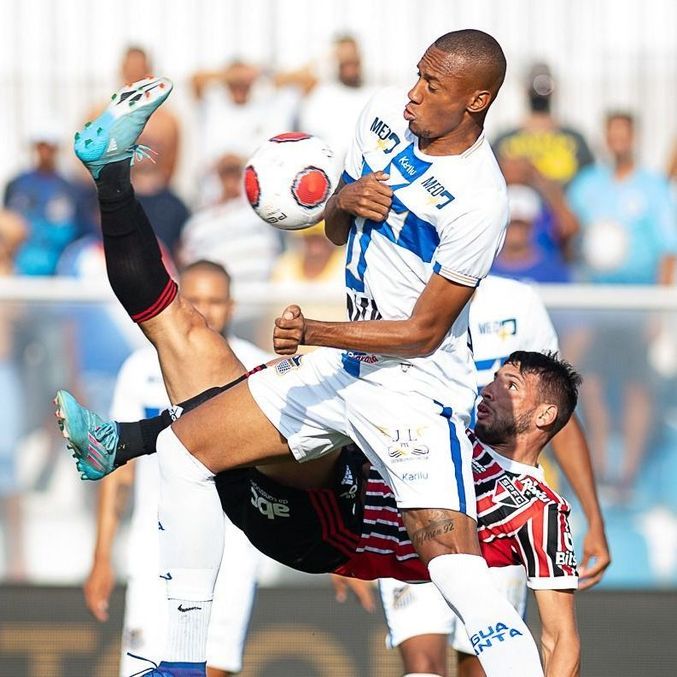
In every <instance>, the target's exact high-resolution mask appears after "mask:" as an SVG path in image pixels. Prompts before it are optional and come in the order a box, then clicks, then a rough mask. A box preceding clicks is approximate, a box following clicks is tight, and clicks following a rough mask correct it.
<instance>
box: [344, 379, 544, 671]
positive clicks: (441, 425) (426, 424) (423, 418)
mask: <svg viewBox="0 0 677 677" xmlns="http://www.w3.org/2000/svg"><path fill="white" fill-rule="evenodd" d="M404 385H406V384H404ZM404 385H402V386H401V391H400V392H394V391H393V390H390V391H385V389H381V392H380V397H379V398H378V399H377V400H375V401H378V402H379V407H378V409H376V408H375V407H374V406H373V400H374V396H373V393H369V391H368V389H366V388H360V389H359V390H358V389H354V390H351V391H350V392H349V393H347V394H346V401H347V402H348V405H349V407H350V412H349V416H350V424H351V425H352V426H353V429H352V430H351V432H350V435H351V437H352V438H353V439H354V440H355V442H356V443H357V444H358V445H359V446H360V448H361V449H363V450H364V452H365V454H366V455H367V456H368V457H369V460H370V461H372V463H373V464H374V466H375V467H376V469H377V470H378V471H379V472H380V474H381V476H382V477H383V478H384V480H386V481H387V482H388V484H389V485H390V487H391V489H392V491H393V493H394V494H395V497H396V500H397V503H398V507H399V509H400V511H401V512H402V515H403V520H404V525H405V527H406V528H407V532H408V533H409V536H410V538H411V541H412V544H413V546H414V548H415V549H416V551H417V553H418V555H419V557H420V558H421V560H422V561H423V563H424V564H425V565H426V566H427V567H428V570H429V573H430V578H431V580H432V582H433V583H434V584H435V585H436V586H437V588H438V589H439V591H440V592H441V593H442V596H443V597H444V598H445V600H446V601H447V603H448V604H449V606H450V607H451V608H452V609H453V610H454V612H455V613H456V614H457V615H458V616H459V617H460V618H461V619H462V620H463V622H464V623H465V625H466V629H467V631H468V634H469V635H470V636H471V637H474V638H475V639H476V641H475V642H473V645H475V644H477V647H479V648H476V653H478V655H479V658H480V661H481V662H482V666H483V667H484V670H485V672H486V673H487V675H489V676H490V677H494V675H500V676H501V677H507V676H508V675H515V676H518V675H519V677H532V676H535V677H536V676H537V677H541V676H542V674H543V671H542V668H541V663H540V658H539V655H538V650H537V648H536V644H535V643H534V640H533V638H532V636H531V633H530V632H529V630H528V628H527V626H526V625H525V623H524V621H523V620H522V619H521V618H520V617H519V615H518V614H517V613H516V612H515V610H514V608H513V607H512V606H511V605H510V604H509V603H508V602H507V601H506V600H505V598H504V597H503V596H502V595H501V594H500V593H499V592H498V591H497V590H496V588H495V587H494V585H493V583H492V579H491V576H490V574H489V568H488V566H487V564H486V562H485V561H484V559H483V558H482V557H481V554H480V547H479V542H478V538H477V527H476V522H475V512H476V505H475V491H474V484H473V478H472V470H471V459H472V447H471V444H470V441H469V440H468V438H467V436H466V435H465V428H464V426H463V425H462V423H461V421H460V420H459V419H458V418H457V417H456V416H455V415H454V413H453V411H452V410H451V409H450V408H449V407H444V406H442V405H440V404H438V403H435V402H433V401H431V400H428V399H427V398H422V397H416V396H415V395H413V394H409V393H408V392H406V388H405V387H404ZM490 635H491V636H492V637H493V640H492V641H487V640H488V639H489V636H490ZM487 644H489V648H486V646H487Z"/></svg>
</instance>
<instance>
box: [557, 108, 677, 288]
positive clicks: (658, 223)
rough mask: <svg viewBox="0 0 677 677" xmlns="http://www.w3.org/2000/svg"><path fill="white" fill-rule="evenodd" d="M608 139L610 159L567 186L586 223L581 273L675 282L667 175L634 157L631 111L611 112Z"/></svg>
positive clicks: (676, 240) (675, 229) (676, 242)
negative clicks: (636, 160)
mask: <svg viewBox="0 0 677 677" xmlns="http://www.w3.org/2000/svg"><path fill="white" fill-rule="evenodd" d="M606 145H607V149H608V152H609V155H610V160H611V162H610V164H608V165H606V164H598V165H595V166H593V167H590V168H588V169H586V170H584V171H583V172H582V173H581V174H580V176H579V177H577V179H576V180H575V181H574V182H573V184H572V185H571V187H570V189H569V201H570V203H571V206H572V208H573V210H574V212H575V213H576V214H577V215H578V218H579V219H580V222H581V227H582V239H581V254H582V260H581V274H582V276H583V278H584V279H585V280H587V281H590V282H600V283H613V284H617V283H621V284H623V283H625V284H654V283H656V282H659V283H671V282H674V280H675V263H676V262H677V221H676V219H675V205H674V203H673V201H672V197H671V194H670V188H669V185H668V182H667V181H666V179H665V177H663V176H661V175H659V174H655V173H653V172H651V171H649V170H647V169H644V168H642V167H638V166H637V164H636V162H635V157H634V146H635V122H634V119H633V117H632V115H630V114H627V113H612V114H610V115H609V116H608V117H607V119H606Z"/></svg>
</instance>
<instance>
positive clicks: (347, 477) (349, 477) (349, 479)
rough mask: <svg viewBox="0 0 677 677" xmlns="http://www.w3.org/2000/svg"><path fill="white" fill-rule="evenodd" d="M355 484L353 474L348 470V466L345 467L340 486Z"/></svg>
mask: <svg viewBox="0 0 677 677" xmlns="http://www.w3.org/2000/svg"><path fill="white" fill-rule="evenodd" d="M354 482H355V478H354V477H353V473H352V471H351V470H350V467H349V466H346V471H345V472H344V473H343V479H342V480H341V484H342V485H346V484H347V485H351V484H353V483H354Z"/></svg>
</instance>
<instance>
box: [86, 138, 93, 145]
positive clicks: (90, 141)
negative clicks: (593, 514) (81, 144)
mask: <svg viewBox="0 0 677 677" xmlns="http://www.w3.org/2000/svg"><path fill="white" fill-rule="evenodd" d="M92 143H93V141H92V139H85V147H86V146H90V145H91V144H92Z"/></svg>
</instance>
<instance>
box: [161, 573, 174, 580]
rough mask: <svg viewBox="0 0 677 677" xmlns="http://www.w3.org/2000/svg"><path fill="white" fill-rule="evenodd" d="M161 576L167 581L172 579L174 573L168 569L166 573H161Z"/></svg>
mask: <svg viewBox="0 0 677 677" xmlns="http://www.w3.org/2000/svg"><path fill="white" fill-rule="evenodd" d="M160 578H164V579H165V580H166V581H171V580H172V575H171V574H170V573H169V571H168V572H167V573H166V574H160Z"/></svg>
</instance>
